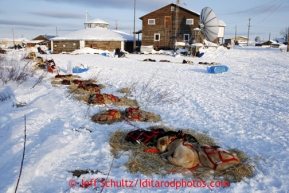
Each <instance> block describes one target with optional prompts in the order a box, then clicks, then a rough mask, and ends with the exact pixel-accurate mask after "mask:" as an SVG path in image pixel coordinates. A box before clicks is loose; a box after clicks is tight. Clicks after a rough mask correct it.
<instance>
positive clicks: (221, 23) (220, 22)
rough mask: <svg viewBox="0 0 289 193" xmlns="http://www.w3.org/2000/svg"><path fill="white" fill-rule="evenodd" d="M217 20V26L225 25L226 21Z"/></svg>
mask: <svg viewBox="0 0 289 193" xmlns="http://www.w3.org/2000/svg"><path fill="white" fill-rule="evenodd" d="M218 21H219V26H223V27H226V26H227V25H226V23H225V22H224V21H223V20H218Z"/></svg>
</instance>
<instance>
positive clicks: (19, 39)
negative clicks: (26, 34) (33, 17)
mask: <svg viewBox="0 0 289 193" xmlns="http://www.w3.org/2000/svg"><path fill="white" fill-rule="evenodd" d="M0 41H3V42H4V41H7V42H13V41H15V42H27V41H28V40H27V39H26V38H15V39H14V40H13V38H0Z"/></svg>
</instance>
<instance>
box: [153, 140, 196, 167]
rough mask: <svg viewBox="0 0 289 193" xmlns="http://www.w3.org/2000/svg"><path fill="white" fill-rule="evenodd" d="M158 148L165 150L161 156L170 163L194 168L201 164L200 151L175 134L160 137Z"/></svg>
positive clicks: (160, 150)
mask: <svg viewBox="0 0 289 193" xmlns="http://www.w3.org/2000/svg"><path fill="white" fill-rule="evenodd" d="M157 149H158V150H159V152H164V153H162V154H161V155H160V156H161V158H162V159H163V160H164V161H167V162H169V163H170V164H173V165H176V166H181V167H184V168H193V167H196V166H198V165H199V164H200V160H199V157H198V153H197V152H196V150H195V149H194V148H193V146H191V145H187V144H185V141H184V140H182V139H179V138H177V139H176V138H175V137H174V136H164V137H161V138H159V139H158V142H157ZM166 150H168V151H166ZM165 151H166V152H165Z"/></svg>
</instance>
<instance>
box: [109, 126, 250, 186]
mask: <svg viewBox="0 0 289 193" xmlns="http://www.w3.org/2000/svg"><path fill="white" fill-rule="evenodd" d="M156 128H163V129H165V130H174V129H172V128H168V127H163V126H155V127H150V128H148V130H149V129H156ZM128 132H129V131H120V130H118V131H116V132H114V133H112V134H111V136H110V141H109V143H110V146H111V153H112V154H113V155H114V156H115V157H116V158H117V157H119V156H120V155H121V152H123V151H130V152H131V155H130V158H129V160H128V162H127V163H126V164H125V166H126V167H127V168H128V170H129V171H130V172H132V173H136V172H141V173H143V174H145V175H150V174H158V175H167V174H170V173H182V174H183V175H185V176H187V175H190V176H193V177H194V178H196V179H206V180H212V179H214V180H218V179H222V180H224V179H226V180H229V181H230V182H231V183H233V182H240V181H241V180H243V179H244V178H246V177H247V178H250V177H253V169H254V168H253V166H252V164H251V163H249V158H248V157H247V156H246V154H245V153H244V152H242V151H240V150H237V149H230V150H229V151H231V152H234V153H236V154H237V156H238V158H239V159H240V161H241V164H240V165H237V166H235V167H231V168H229V169H227V170H223V171H214V170H212V169H209V168H204V167H198V168H197V169H195V170H194V171H192V172H190V171H189V170H187V169H185V168H181V167H177V166H174V165H171V164H169V163H166V162H164V161H163V160H162V159H161V158H160V156H159V154H157V153H146V152H144V150H145V149H147V148H149V147H147V146H145V145H143V144H140V145H138V144H137V145H134V144H132V143H129V142H127V141H126V140H125V137H126V135H127V133H128ZM183 132H184V133H187V134H191V135H193V136H194V137H196V138H197V140H198V141H199V142H200V144H207V145H217V144H216V142H215V141H214V139H212V138H211V137H209V136H207V135H205V134H201V133H197V132H196V131H194V130H183Z"/></svg>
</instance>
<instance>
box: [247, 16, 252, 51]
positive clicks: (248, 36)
mask: <svg viewBox="0 0 289 193" xmlns="http://www.w3.org/2000/svg"><path fill="white" fill-rule="evenodd" d="M250 21H251V18H249V25H248V41H247V46H249V40H250V27H251V26H250Z"/></svg>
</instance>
